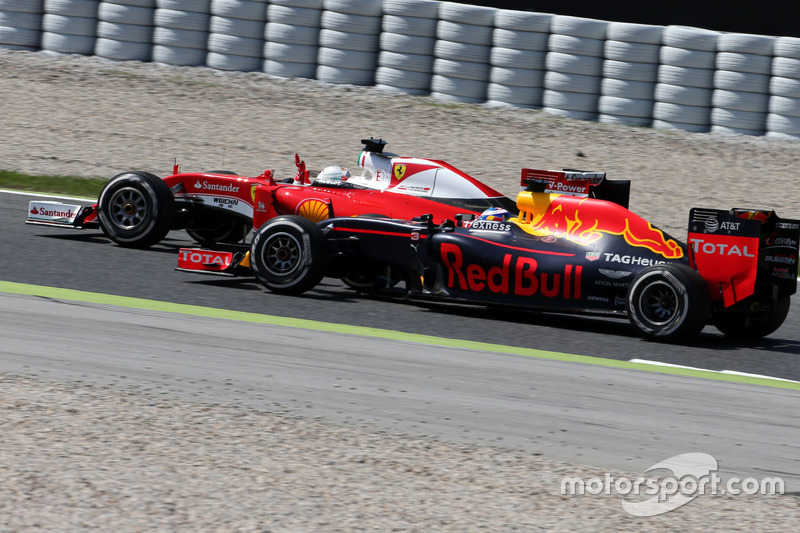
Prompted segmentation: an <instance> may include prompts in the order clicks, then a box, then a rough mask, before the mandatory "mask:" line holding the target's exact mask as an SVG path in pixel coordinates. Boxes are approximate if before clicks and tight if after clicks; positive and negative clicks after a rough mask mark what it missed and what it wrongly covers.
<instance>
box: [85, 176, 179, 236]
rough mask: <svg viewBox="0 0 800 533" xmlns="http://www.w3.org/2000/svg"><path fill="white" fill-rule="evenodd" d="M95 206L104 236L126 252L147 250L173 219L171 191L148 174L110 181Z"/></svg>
mask: <svg viewBox="0 0 800 533" xmlns="http://www.w3.org/2000/svg"><path fill="white" fill-rule="evenodd" d="M97 204H98V205H97V211H98V213H97V216H98V218H99V219H100V225H101V227H102V229H103V232H104V233H105V234H106V235H107V236H108V238H109V239H111V240H112V241H114V242H115V243H117V244H118V245H120V246H125V247H129V248H147V247H148V246H152V245H153V244H156V243H157V242H159V241H161V239H163V238H164V237H166V235H167V233H169V230H170V229H171V227H172V223H173V220H174V217H175V198H174V197H173V196H172V191H170V190H169V186H168V185H167V184H166V183H164V181H163V180H162V179H161V178H159V177H158V176H156V175H154V174H150V173H148V172H124V173H122V174H118V175H117V176H115V177H113V178H111V179H110V180H109V181H108V183H106V185H105V186H104V187H103V190H102V191H101V192H100V197H99V199H98V201H97Z"/></svg>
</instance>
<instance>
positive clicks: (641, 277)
mask: <svg viewBox="0 0 800 533" xmlns="http://www.w3.org/2000/svg"><path fill="white" fill-rule="evenodd" d="M710 313H711V300H710V297H709V294H708V288H707V286H706V283H705V280H703V278H702V277H701V276H700V274H698V273H697V272H695V271H694V270H692V269H691V268H689V267H688V266H686V265H680V264H663V265H654V266H651V267H648V268H645V269H644V270H642V271H641V272H639V274H637V275H636V277H635V278H634V279H633V282H632V283H631V286H630V288H629V289H628V317H629V319H630V321H631V324H632V325H633V327H634V329H635V330H636V332H637V333H638V334H639V335H641V336H642V337H644V338H646V339H648V340H657V341H664V342H674V341H679V340H683V339H686V338H689V337H691V336H694V335H696V334H698V333H700V331H701V330H702V329H703V327H704V326H705V325H706V323H707V322H708V319H709V316H710Z"/></svg>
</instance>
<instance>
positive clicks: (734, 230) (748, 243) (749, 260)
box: [688, 208, 800, 307]
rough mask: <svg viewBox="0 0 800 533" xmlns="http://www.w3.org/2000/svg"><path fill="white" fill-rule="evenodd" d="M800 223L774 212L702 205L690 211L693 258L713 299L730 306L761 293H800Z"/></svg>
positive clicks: (781, 296)
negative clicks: (799, 286)
mask: <svg viewBox="0 0 800 533" xmlns="http://www.w3.org/2000/svg"><path fill="white" fill-rule="evenodd" d="M799 243H800V221H798V220H788V219H782V218H780V217H778V216H777V215H776V214H775V213H774V212H773V211H760V210H751V209H731V210H729V211H726V210H721V209H701V208H694V209H692V210H691V211H690V213H689V242H688V244H689V261H690V265H691V266H692V267H694V268H695V269H697V271H698V272H699V273H700V275H702V276H703V278H704V279H705V280H706V283H707V284H708V287H709V291H710V293H711V298H712V299H713V300H722V303H723V306H724V307H730V306H732V305H734V304H735V303H737V302H740V301H742V300H744V299H745V298H748V297H750V296H752V295H754V294H756V293H758V294H759V295H760V296H761V297H767V298H769V299H771V300H782V299H784V298H787V297H789V296H791V295H792V294H794V293H795V292H797V256H798V246H799V245H800V244H799Z"/></svg>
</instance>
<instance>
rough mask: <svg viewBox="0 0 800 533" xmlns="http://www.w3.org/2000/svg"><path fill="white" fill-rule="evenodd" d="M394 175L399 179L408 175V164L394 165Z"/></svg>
mask: <svg viewBox="0 0 800 533" xmlns="http://www.w3.org/2000/svg"><path fill="white" fill-rule="evenodd" d="M394 177H395V179H396V180H397V181H400V180H401V179H403V178H405V177H406V166H405V165H395V166H394Z"/></svg>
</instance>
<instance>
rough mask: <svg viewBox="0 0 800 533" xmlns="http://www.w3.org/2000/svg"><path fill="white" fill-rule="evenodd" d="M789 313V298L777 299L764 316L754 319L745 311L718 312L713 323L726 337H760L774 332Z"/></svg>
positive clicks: (752, 338)
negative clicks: (760, 318)
mask: <svg viewBox="0 0 800 533" xmlns="http://www.w3.org/2000/svg"><path fill="white" fill-rule="evenodd" d="M788 314H789V298H784V299H783V300H778V301H777V302H775V303H774V304H772V306H771V307H770V310H769V312H768V313H767V315H766V317H765V318H764V319H762V320H756V319H754V318H753V317H752V316H750V315H748V314H747V313H741V314H739V313H737V314H719V315H718V316H715V317H714V320H713V322H712V323H713V324H714V327H715V328H717V329H718V330H719V331H720V332H722V333H723V334H724V335H725V336H726V337H730V338H732V339H751V340H754V339H760V338H761V337H766V336H767V335H769V334H770V333H773V332H775V331H776V330H777V329H778V328H779V327H781V325H782V324H783V322H784V321H785V320H786V317H787V316H788Z"/></svg>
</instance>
